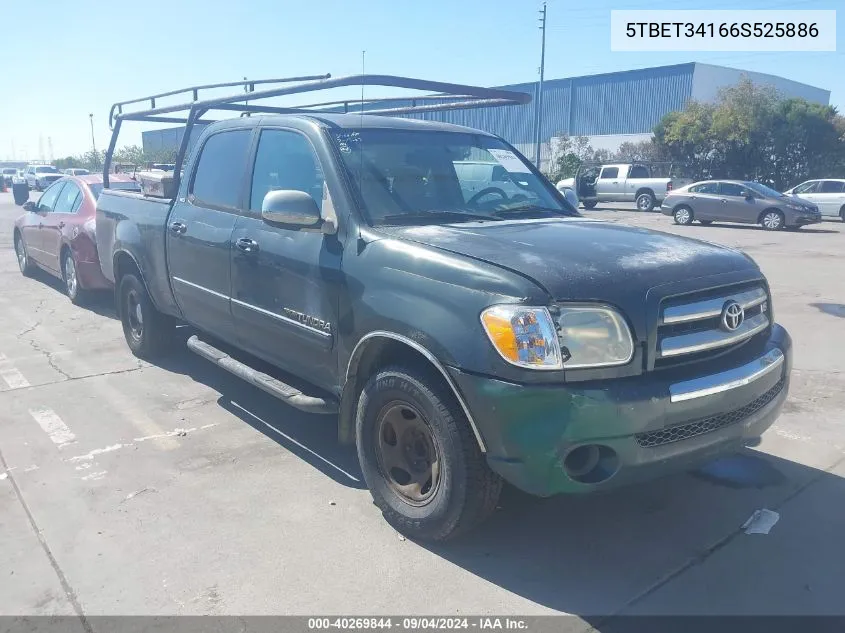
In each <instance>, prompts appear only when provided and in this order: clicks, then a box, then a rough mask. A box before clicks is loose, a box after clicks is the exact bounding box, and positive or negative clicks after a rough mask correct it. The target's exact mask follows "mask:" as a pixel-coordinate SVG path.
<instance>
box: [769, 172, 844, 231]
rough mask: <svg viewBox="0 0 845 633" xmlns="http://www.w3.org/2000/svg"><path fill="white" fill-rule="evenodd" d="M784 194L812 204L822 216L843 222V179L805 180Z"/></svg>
mask: <svg viewBox="0 0 845 633" xmlns="http://www.w3.org/2000/svg"><path fill="white" fill-rule="evenodd" d="M784 193H785V194H786V195H788V196H798V197H800V198H801V199H802V200H806V201H808V202H810V203H812V204H814V205H815V206H817V207H818V208H819V211H821V214H822V216H826V217H830V218H841V219H842V221H843V222H845V179H841V178H826V179H824V180H807V181H805V182H802V183H801V184H800V185H797V186H795V187H793V188H792V189H787V190H786V191H784Z"/></svg>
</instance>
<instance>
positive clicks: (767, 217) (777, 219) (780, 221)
mask: <svg viewBox="0 0 845 633" xmlns="http://www.w3.org/2000/svg"><path fill="white" fill-rule="evenodd" d="M785 223H786V221H785V219H784V217H783V213H781V212H780V211H778V210H777V209H769V210H767V211H763V213H762V214H761V215H760V226H762V227H763V229H764V230H766V231H780V230H781V229H782V228H783V227H784V224H785Z"/></svg>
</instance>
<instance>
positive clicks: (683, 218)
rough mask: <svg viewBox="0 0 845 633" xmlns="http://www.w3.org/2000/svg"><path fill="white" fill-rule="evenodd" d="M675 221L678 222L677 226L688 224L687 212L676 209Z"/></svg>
mask: <svg viewBox="0 0 845 633" xmlns="http://www.w3.org/2000/svg"><path fill="white" fill-rule="evenodd" d="M675 219H676V220H677V221H678V224H686V223H687V222H689V211H687V210H686V209H678V210H677V211H676V212H675Z"/></svg>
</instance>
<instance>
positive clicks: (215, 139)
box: [166, 128, 252, 341]
mask: <svg viewBox="0 0 845 633" xmlns="http://www.w3.org/2000/svg"><path fill="white" fill-rule="evenodd" d="M251 140H252V129H243V128H239V129H237V130H225V129H224V130H223V131H220V132H217V133H215V134H213V135H211V136H209V137H208V138H207V139H206V140H205V142H204V143H203V146H202V148H201V150H200V154H199V158H198V159H197V160H196V161H193V164H194V165H196V168H195V170H194V173H193V174H192V175H190V176H189V175H188V174H186V177H191V181H190V183H189V187H188V196H187V199H185V198H179V199H178V200H177V202H176V205H175V206H174V208H173V211H172V212H171V213H170V216H169V218H168V225H167V227H166V233H167V238H166V239H167V253H168V267H169V269H170V276H171V280H172V284H173V294H174V296H175V297H176V301H177V303H178V304H179V308H180V310H181V311H182V316H183V317H184V318H185V320H186V321H188V323H191V324H192V325H194V326H196V327H198V328H200V329H201V330H205V331H206V332H208V333H209V334H212V335H214V336H217V337H219V338H221V339H223V340H225V341H233V339H234V334H233V330H232V315H231V310H230V307H229V294H230V292H231V277H230V271H229V261H230V253H229V250H230V248H231V239H232V229H234V227H235V219H236V218H237V214H238V212H239V210H240V209H241V207H242V206H243V204H242V201H243V185H244V174H245V171H246V170H245V167H244V166H245V165H246V161H247V156H248V151H249V146H250V142H251Z"/></svg>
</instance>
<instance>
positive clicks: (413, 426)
mask: <svg viewBox="0 0 845 633" xmlns="http://www.w3.org/2000/svg"><path fill="white" fill-rule="evenodd" d="M356 438H357V446H358V459H359V461H360V463H361V471H362V472H363V474H364V480H365V481H366V483H367V487H368V488H369V489H370V493H371V494H372V496H373V501H374V502H375V504H376V505H377V506H378V507H379V509H381V511H382V513H383V515H384V517H385V519H386V520H387V522H388V523H390V524H391V525H392V526H393V527H394V528H396V530H398V531H399V532H401V533H403V534H406V535H407V536H409V537H411V538H417V539H421V540H429V541H444V540H446V539H449V538H452V537H454V536H456V535H458V534H460V533H461V532H465V531H467V530H469V529H470V528H472V527H473V526H475V525H477V524H478V523H480V522H481V521H482V520H483V519H485V518H486V517H487V516H488V515H489V514H490V513H491V512H492V511H493V510H494V509H495V508H496V502H497V500H498V498H499V493H500V492H501V489H502V480H501V478H500V477H499V476H498V475H496V474H495V473H494V472H493V471H491V470H490V468H489V467H488V466H487V463H486V461H485V459H484V455H483V454H482V453H481V450H480V449H479V447H478V443H477V442H476V440H475V437H474V435H473V433H472V429H471V428H470V425H469V421H468V420H467V419H466V416H465V415H464V413H463V411H462V409H461V407H460V406H459V405H458V403H457V402H456V401H455V398H454V395H453V394H452V392H451V391H450V390H449V389H448V387H447V386H446V385H444V384H443V383H442V381H441V380H440V379H439V377H438V376H437V375H436V374H434V373H432V372H426V371H421V370H418V369H414V368H409V367H400V366H394V367H387V368H385V369H381V370H380V371H378V372H377V373H376V374H375V375H373V376H372V377H371V378H370V379H369V380H368V381H367V384H366V385H365V386H364V389H363V390H362V392H361V397H360V399H359V401H358V411H357V416H356Z"/></svg>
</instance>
